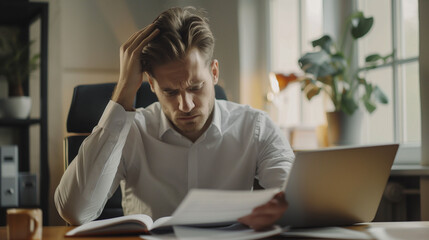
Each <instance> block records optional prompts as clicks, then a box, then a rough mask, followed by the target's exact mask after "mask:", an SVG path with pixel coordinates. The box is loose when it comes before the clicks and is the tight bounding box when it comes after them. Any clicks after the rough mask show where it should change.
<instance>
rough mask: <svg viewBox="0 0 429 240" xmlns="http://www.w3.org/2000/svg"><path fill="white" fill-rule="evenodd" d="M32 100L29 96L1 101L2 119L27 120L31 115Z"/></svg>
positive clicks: (0, 114) (0, 116)
mask: <svg viewBox="0 0 429 240" xmlns="http://www.w3.org/2000/svg"><path fill="white" fill-rule="evenodd" d="M30 110H31V98H30V97H27V96H18V97H9V98H3V99H0V118H4V119H26V118H28V116H29V115H30Z"/></svg>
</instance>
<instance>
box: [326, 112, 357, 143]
mask: <svg viewBox="0 0 429 240" xmlns="http://www.w3.org/2000/svg"><path fill="white" fill-rule="evenodd" d="M326 119H327V120H328V143H329V145H330V146H344V145H358V144H360V141H361V128H362V119H363V112H361V111H355V112H354V114H353V115H351V116H350V115H347V114H346V113H344V112H327V113H326Z"/></svg>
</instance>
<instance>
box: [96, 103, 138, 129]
mask: <svg viewBox="0 0 429 240" xmlns="http://www.w3.org/2000/svg"><path fill="white" fill-rule="evenodd" d="M135 114H136V112H134V111H133V112H128V111H125V109H124V107H122V105H120V104H119V103H116V102H114V101H112V100H110V101H109V103H108V104H107V106H106V108H105V109H104V112H103V115H102V116H101V118H100V121H99V122H98V126H99V127H101V128H103V129H107V130H109V132H112V133H117V134H119V133H120V131H121V130H122V129H123V127H124V126H126V125H128V124H131V122H132V121H133V119H134V117H135ZM127 123H128V124H127Z"/></svg>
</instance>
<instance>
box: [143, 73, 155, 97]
mask: <svg viewBox="0 0 429 240" xmlns="http://www.w3.org/2000/svg"><path fill="white" fill-rule="evenodd" d="M145 74H146V77H147V80H148V82H149V85H150V90H152V92H153V93H155V86H154V81H155V79H153V78H152V77H151V76H150V74H149V73H147V72H145Z"/></svg>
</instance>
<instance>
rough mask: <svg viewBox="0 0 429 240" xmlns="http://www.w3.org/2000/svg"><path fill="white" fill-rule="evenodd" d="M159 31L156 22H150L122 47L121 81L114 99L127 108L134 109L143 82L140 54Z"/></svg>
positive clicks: (128, 109)
mask: <svg viewBox="0 0 429 240" xmlns="http://www.w3.org/2000/svg"><path fill="white" fill-rule="evenodd" d="M158 33H159V29H157V28H155V24H150V25H148V26H146V27H145V28H143V29H141V30H140V31H138V32H136V33H134V34H133V35H131V36H130V38H129V39H128V40H127V41H126V42H125V43H124V44H122V46H121V48H120V52H119V54H120V72H119V81H118V84H117V86H116V89H115V92H114V93H113V96H112V100H113V101H115V102H117V103H119V104H121V105H122V106H123V107H124V108H125V110H127V111H131V110H133V103H134V98H135V95H136V93H137V90H138V89H139V88H140V85H141V84H142V81H143V77H142V74H143V73H142V69H141V66H140V55H141V52H142V50H143V48H144V47H145V46H146V45H147V44H148V43H149V42H150V41H151V40H152V39H153V38H154V37H155V36H156V35H158Z"/></svg>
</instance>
